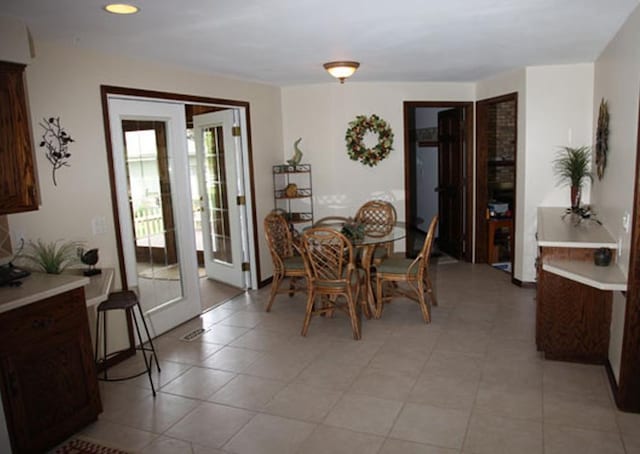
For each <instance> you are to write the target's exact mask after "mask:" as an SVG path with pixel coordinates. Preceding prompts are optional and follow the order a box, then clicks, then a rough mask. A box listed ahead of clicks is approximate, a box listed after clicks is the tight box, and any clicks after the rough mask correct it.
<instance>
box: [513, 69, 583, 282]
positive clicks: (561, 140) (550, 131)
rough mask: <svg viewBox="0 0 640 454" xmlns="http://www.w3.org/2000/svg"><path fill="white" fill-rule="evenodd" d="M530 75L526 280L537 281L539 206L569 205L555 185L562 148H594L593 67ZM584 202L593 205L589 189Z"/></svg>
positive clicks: (532, 71) (563, 191)
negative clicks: (557, 158)
mask: <svg viewBox="0 0 640 454" xmlns="http://www.w3.org/2000/svg"><path fill="white" fill-rule="evenodd" d="M526 74H527V77H526V80H527V90H526V112H527V114H526V115H527V129H526V136H525V148H526V152H525V156H526V157H525V159H526V161H525V169H526V171H525V181H524V184H525V194H524V196H525V199H524V219H523V221H524V231H522V234H523V235H524V238H523V239H524V241H523V255H522V259H523V268H522V276H523V280H524V281H533V280H534V278H535V267H534V263H535V258H536V256H537V247H536V242H535V234H536V228H537V212H536V210H537V208H538V207H539V206H565V207H568V206H570V196H569V193H570V189H569V188H568V187H559V186H558V185H557V177H556V176H555V175H554V173H553V169H552V162H553V160H554V159H555V158H556V156H557V152H558V149H559V147H561V146H573V147H579V146H583V145H591V144H592V136H593V124H592V109H593V74H594V65H593V64H592V63H585V64H576V65H556V66H533V67H528V68H527V69H526ZM519 139H520V138H519ZM520 183H521V180H518V184H520ZM582 200H583V202H584V203H588V202H589V189H588V186H587V187H586V188H585V190H584V191H583V196H582Z"/></svg>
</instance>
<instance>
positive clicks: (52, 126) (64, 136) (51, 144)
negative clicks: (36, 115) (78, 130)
mask: <svg viewBox="0 0 640 454" xmlns="http://www.w3.org/2000/svg"><path fill="white" fill-rule="evenodd" d="M40 127H41V128H42V129H44V133H43V134H42V140H41V141H40V147H42V148H44V149H45V153H46V154H45V156H46V157H47V160H48V161H49V162H50V163H51V165H52V166H53V171H52V176H53V184H54V186H57V185H58V183H57V182H56V170H58V169H59V168H60V167H69V166H70V164H69V158H70V157H71V153H69V144H70V143H72V142H74V140H73V139H72V138H71V136H70V135H69V134H68V133H67V131H65V130H64V128H63V127H62V126H60V117H56V118H54V117H50V118H49V119H48V120H47V119H43V120H42V121H41V122H40Z"/></svg>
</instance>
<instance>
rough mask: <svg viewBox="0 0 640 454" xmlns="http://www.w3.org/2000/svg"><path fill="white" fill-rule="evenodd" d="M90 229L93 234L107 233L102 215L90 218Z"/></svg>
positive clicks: (105, 221) (105, 222)
mask: <svg viewBox="0 0 640 454" xmlns="http://www.w3.org/2000/svg"><path fill="white" fill-rule="evenodd" d="M91 230H92V231H93V234H94V235H104V234H105V233H107V220H106V219H105V217H104V216H96V217H95V218H93V219H92V220H91Z"/></svg>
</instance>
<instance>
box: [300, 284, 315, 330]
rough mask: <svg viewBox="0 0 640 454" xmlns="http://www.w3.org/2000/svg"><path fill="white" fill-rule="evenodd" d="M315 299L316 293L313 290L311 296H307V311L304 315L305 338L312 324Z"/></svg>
mask: <svg viewBox="0 0 640 454" xmlns="http://www.w3.org/2000/svg"><path fill="white" fill-rule="evenodd" d="M314 299H315V293H314V292H313V290H311V289H309V295H308V296H307V310H306V312H305V314H304V322H303V323H302V332H301V334H302V335H303V336H306V335H307V331H308V330H309V324H310V323H311V313H312V312H313V301H314Z"/></svg>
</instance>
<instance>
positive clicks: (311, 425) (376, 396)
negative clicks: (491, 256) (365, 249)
mask: <svg viewBox="0 0 640 454" xmlns="http://www.w3.org/2000/svg"><path fill="white" fill-rule="evenodd" d="M432 268H433V275H434V281H435V287H436V292H437V295H438V299H439V302H440V305H439V306H438V307H434V308H433V312H432V317H433V322H432V323H431V324H430V325H425V324H424V323H423V322H422V321H421V316H420V311H419V309H418V307H417V306H416V305H415V304H413V303H411V302H410V301H409V300H397V301H395V302H393V303H392V304H390V305H388V306H387V307H386V309H385V311H384V314H383V317H382V319H380V320H368V321H367V320H364V321H363V338H362V340H361V341H354V340H352V339H351V332H350V327H349V323H348V321H347V320H346V319H345V318H344V317H341V316H336V317H335V318H333V319H324V318H314V319H313V320H312V323H311V327H310V330H309V335H308V337H307V338H303V337H301V336H300V334H299V331H300V328H301V326H302V316H303V306H304V295H301V296H296V297H294V298H289V297H287V296H286V295H281V296H279V297H278V299H277V300H276V302H275V304H274V307H273V310H272V312H271V313H268V314H267V313H265V312H264V310H263V308H264V305H265V302H266V300H267V297H268V291H269V288H265V289H262V290H260V291H257V292H250V293H247V294H244V295H241V296H239V297H236V298H234V299H233V300H232V301H230V302H228V303H225V304H224V305H222V306H220V307H218V308H216V309H214V310H212V311H210V312H207V313H205V314H204V315H202V316H201V317H200V318H199V319H197V320H193V321H191V322H189V323H187V324H185V325H183V326H180V327H179V328H177V329H175V330H174V331H172V332H170V333H168V334H166V335H164V336H162V337H160V338H159V339H158V340H157V341H156V348H157V349H158V352H159V356H160V359H161V366H162V373H161V374H160V375H159V376H158V375H157V374H156V377H155V380H156V381H157V382H158V383H159V387H160V390H159V392H158V395H157V397H156V398H155V399H154V398H153V397H152V396H151V391H150V389H149V386H148V382H147V380H146V377H145V376H143V377H139V378H137V379H134V380H129V381H126V382H120V383H104V382H102V383H101V393H102V400H103V405H104V413H102V414H101V415H100V418H99V420H98V422H96V423H95V424H93V425H91V426H89V427H87V428H86V429H85V430H83V431H82V434H83V435H85V436H87V437H90V438H93V439H98V440H102V441H103V442H105V443H107V444H109V445H115V446H119V447H121V448H124V449H128V450H130V451H132V452H141V453H158V454H163V453H171V454H180V453H199V454H205V453H208V454H213V453H239V454H250V453H275V454H286V453H305V454H306V453H309V454H312V453H337V454H340V453H367V454H368V453H379V454H392V453H409V454H418V453H420V454H445V453H468V454H471V453H477V454H484V453H486V454H497V453H502V454H506V453H517V454H522V453H524V454H535V453H545V454H568V453H580V454H591V453H593V454H596V453H597V454H608V453H611V454H617V453H625V452H626V453H628V454H630V453H640V430H639V429H640V415H631V414H625V413H622V412H619V411H617V410H616V408H615V406H614V405H613V403H612V399H611V394H610V391H609V388H608V383H607V379H606V375H605V371H604V369H603V368H602V367H599V366H589V365H580V364H569V363H563V362H551V361H544V360H542V359H541V358H540V356H539V354H538V353H537V352H536V349H535V343H534V332H535V328H534V320H535V303H534V299H533V298H534V291H532V290H526V289H521V288H518V287H516V286H514V285H512V284H511V283H510V281H509V275H507V274H506V273H503V272H501V271H497V270H495V269H492V268H491V267H489V266H486V265H475V266H474V265H470V264H466V263H455V264H447V265H440V266H437V265H434V266H433V267H432ZM200 326H202V327H205V328H208V329H209V331H208V332H207V333H206V334H205V335H204V336H202V337H201V338H199V339H198V340H197V341H194V342H191V343H185V342H182V341H180V340H178V338H179V337H180V336H181V335H183V334H184V333H185V332H187V331H190V330H192V329H193V328H195V327H200ZM136 367H140V360H139V359H132V360H130V361H128V362H127V363H124V364H122V365H119V366H117V367H116V368H114V372H116V370H117V371H119V372H120V373H126V372H127V370H133V369H135V368H136Z"/></svg>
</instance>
